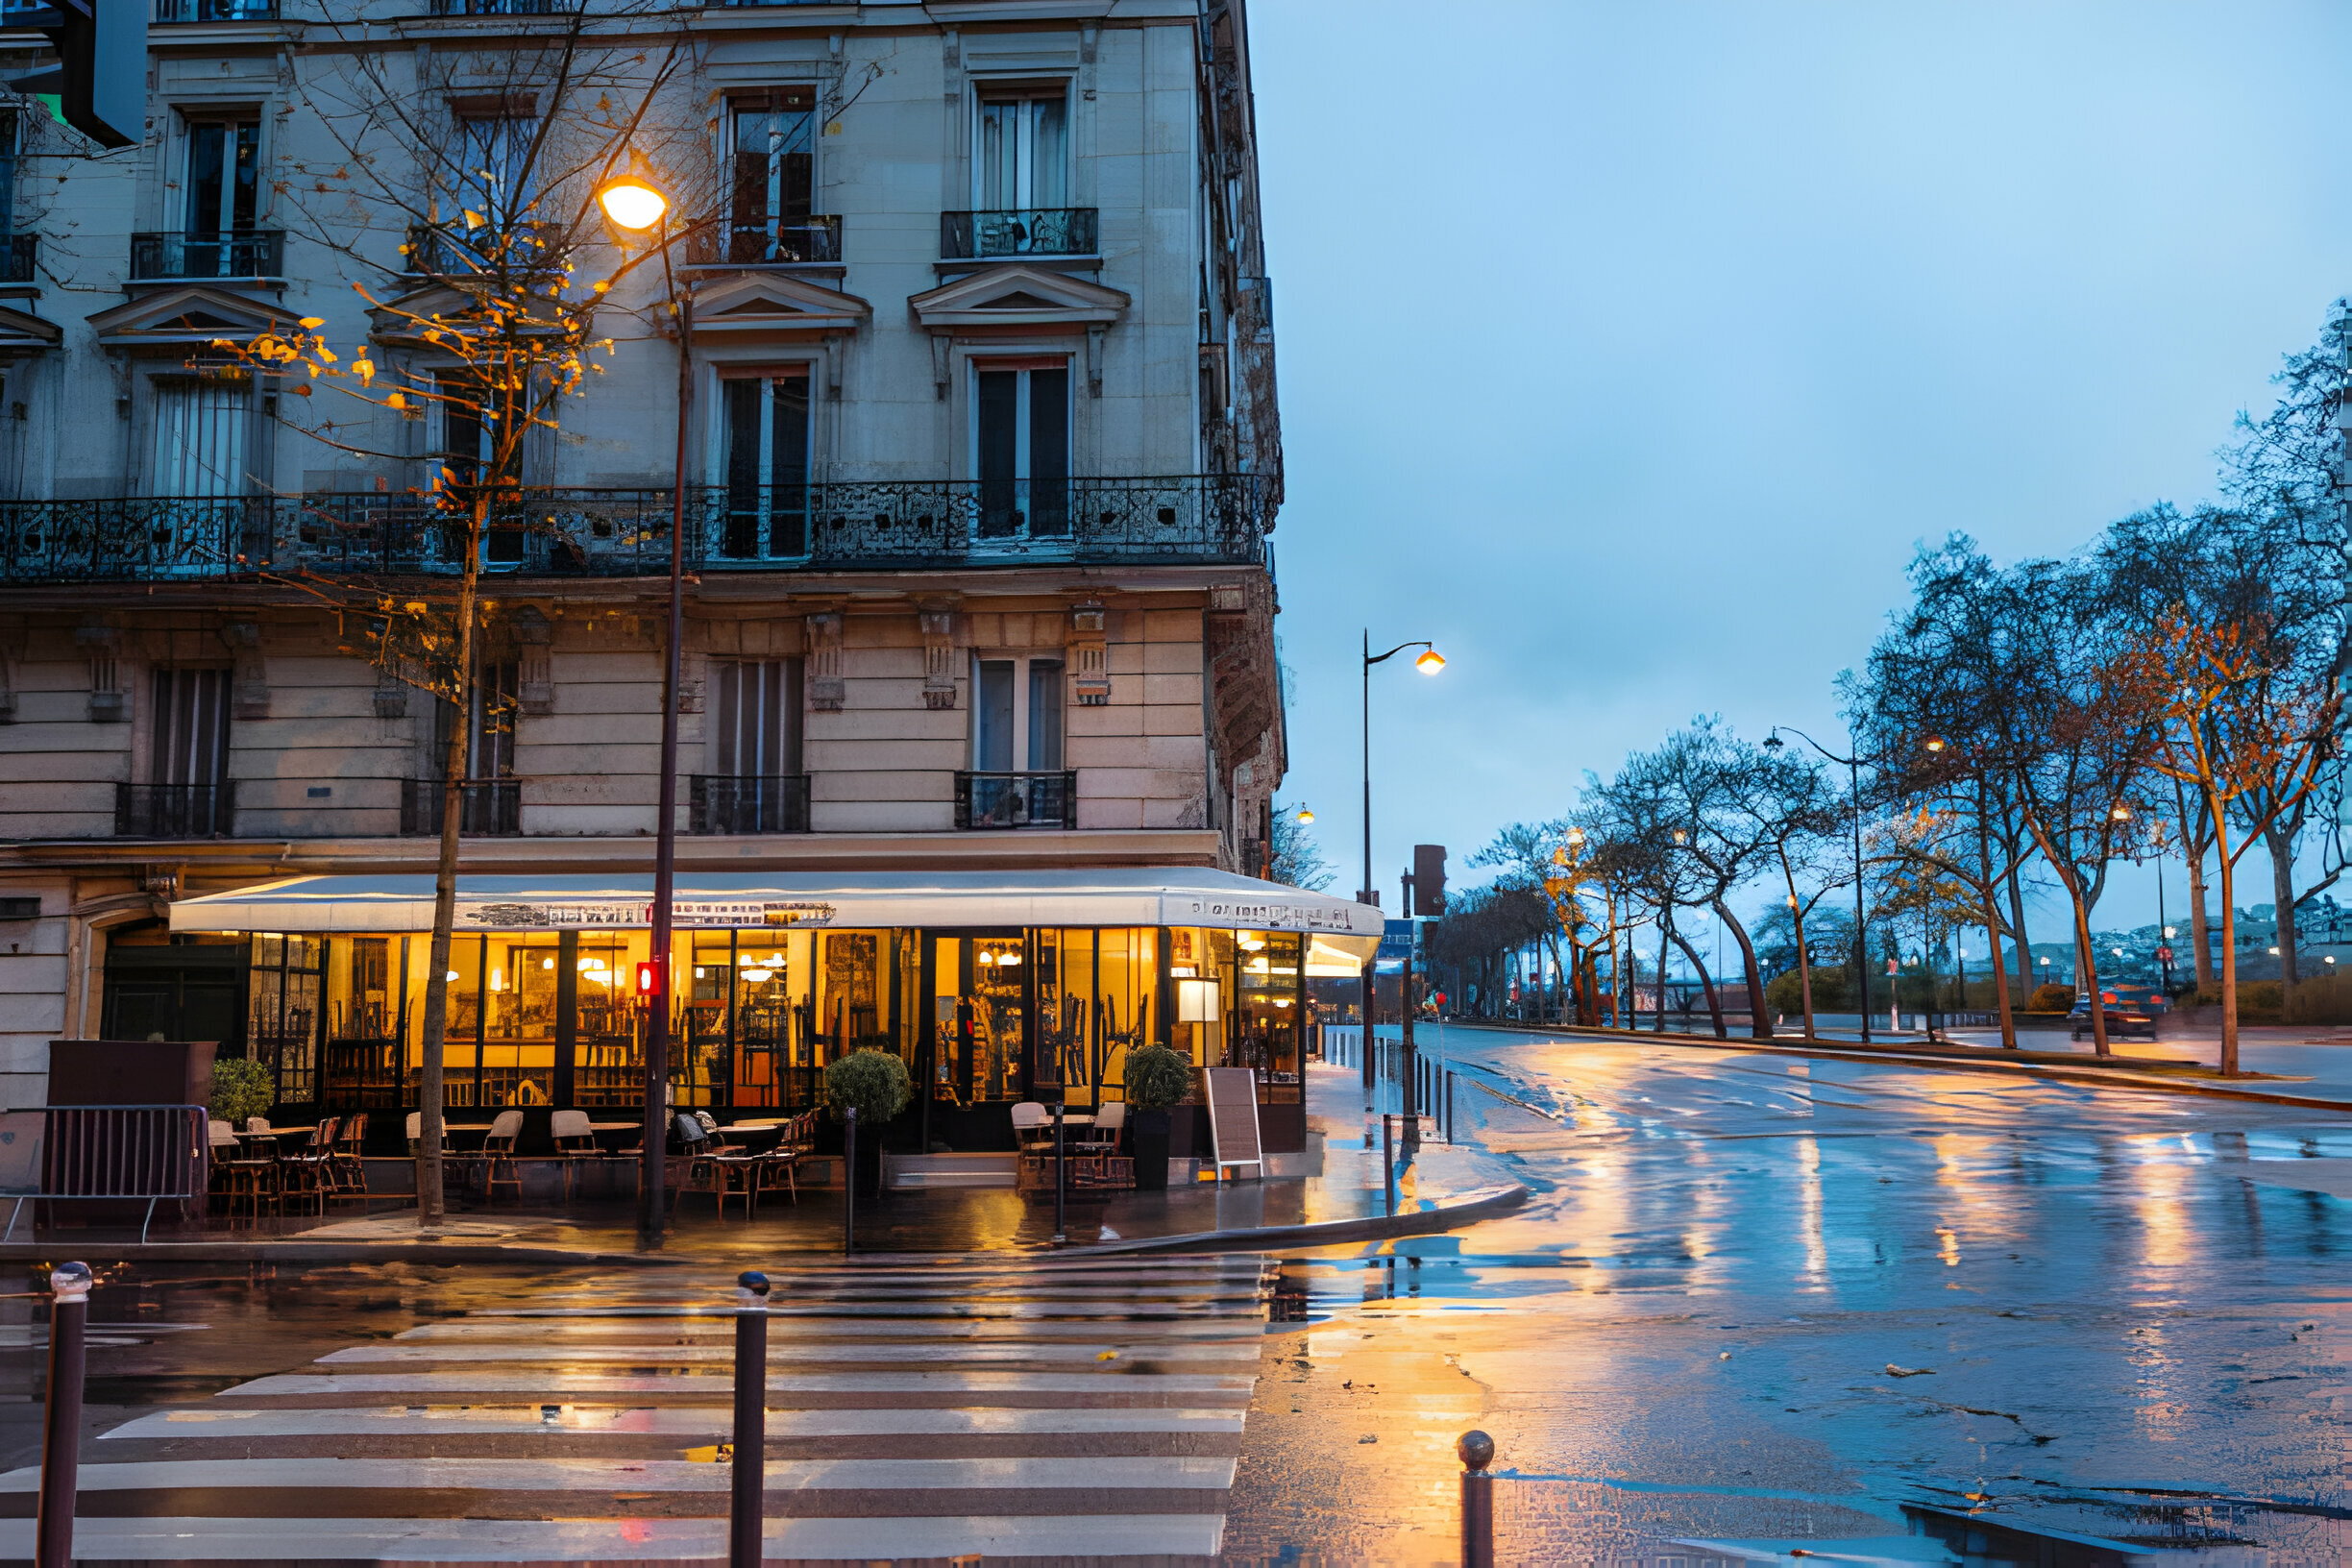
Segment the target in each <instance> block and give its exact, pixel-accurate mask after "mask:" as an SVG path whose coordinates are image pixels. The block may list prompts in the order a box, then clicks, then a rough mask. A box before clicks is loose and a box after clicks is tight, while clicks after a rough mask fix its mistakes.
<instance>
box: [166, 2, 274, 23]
mask: <svg viewBox="0 0 2352 1568" xmlns="http://www.w3.org/2000/svg"><path fill="white" fill-rule="evenodd" d="M277 15H278V0H156V8H155V19H156V20H157V21H159V22H267V21H272V20H275V19H276V17H277Z"/></svg>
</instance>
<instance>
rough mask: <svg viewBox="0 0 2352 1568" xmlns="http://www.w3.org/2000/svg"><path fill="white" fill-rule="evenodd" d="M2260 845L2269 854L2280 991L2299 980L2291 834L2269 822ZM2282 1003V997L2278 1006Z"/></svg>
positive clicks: (2299, 969) (2292, 838) (2300, 971)
mask: <svg viewBox="0 0 2352 1568" xmlns="http://www.w3.org/2000/svg"><path fill="white" fill-rule="evenodd" d="M2263 845H2264V847H2266V848H2267V849H2268V850H2269V851H2270V898H2271V904H2272V907H2273V908H2275V909H2276V910H2277V911H2278V950H2279V980H2280V982H2281V990H2282V992H2284V990H2285V989H2286V988H2287V987H2291V986H2293V985H2294V984H2296V983H2297V982H2298V981H2300V980H2301V979H2302V978H2303V971H2302V970H2301V968H2298V967H2297V966H2296V964H2295V908H2294V835H2293V834H2291V833H2288V832H2286V831H2284V830H2282V829H2281V828H2280V827H2279V825H2278V823H2277V822H2276V821H2272V822H2271V824H2270V825H2269V826H2268V827H2266V828H2264V829H2263ZM2284 1000H2285V998H2284V996H2283V995H2282V997H2281V1002H2282V1005H2283V1004H2284Z"/></svg>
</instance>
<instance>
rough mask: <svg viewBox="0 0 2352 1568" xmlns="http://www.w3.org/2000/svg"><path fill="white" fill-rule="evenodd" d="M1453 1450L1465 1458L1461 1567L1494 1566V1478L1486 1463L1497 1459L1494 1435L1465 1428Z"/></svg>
mask: <svg viewBox="0 0 2352 1568" xmlns="http://www.w3.org/2000/svg"><path fill="white" fill-rule="evenodd" d="M1454 1452H1455V1453H1456V1454H1457V1455H1458V1456H1459V1457H1460V1458H1461V1462H1462V1474H1461V1560H1462V1568H1494V1478H1493V1477H1492V1476H1490V1475H1488V1474H1487V1473H1486V1467H1487V1466H1488V1465H1489V1464H1492V1463H1493V1462H1494V1452H1495V1446H1494V1439H1493V1438H1492V1437H1489V1436H1487V1435H1486V1434H1485V1433H1482V1432H1465V1433H1462V1434H1461V1436H1460V1437H1459V1438H1458V1439H1456V1441H1455V1444H1454Z"/></svg>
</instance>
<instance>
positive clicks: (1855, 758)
mask: <svg viewBox="0 0 2352 1568" xmlns="http://www.w3.org/2000/svg"><path fill="white" fill-rule="evenodd" d="M1788 731H1789V733H1790V734H1792V735H1794V736H1796V737H1797V738H1798V739H1799V740H1801V741H1803V742H1804V743H1805V745H1807V746H1809V747H1812V748H1813V749H1814V750H1816V751H1818V752H1820V753H1821V754H1822V755H1823V756H1825V757H1826V758H1828V759H1829V760H1830V761H1831V762H1835V763H1843V764H1845V766H1846V777H1847V782H1848V784H1849V786H1850V793H1851V795H1852V797H1853V869H1854V978H1855V979H1857V980H1859V981H1860V982H1861V985H1862V1043H1863V1044H1865V1045H1868V1044H1869V1043H1870V1042H1871V1032H1870V1029H1871V993H1870V937H1869V930H1870V927H1869V925H1868V924H1867V923H1866V922H1865V920H1864V919H1863V913H1862V758H1861V751H1860V748H1859V747H1856V748H1855V754H1854V755H1852V756H1850V757H1841V756H1839V755H1838V754H1837V753H1836V752H1834V751H1832V750H1830V749H1829V748H1828V747H1825V746H1824V745H1822V744H1821V742H1819V741H1817V740H1815V739H1814V738H1813V737H1812V736H1810V735H1807V734H1806V733H1805V732H1804V731H1803V730H1801V729H1799V728H1798V727H1797V726H1796V725H1794V724H1791V725H1789V726H1788ZM1787 744H1788V743H1787V742H1786V741H1784V740H1782V739H1781V738H1780V730H1779V727H1778V726H1775V727H1774V729H1773V730H1772V732H1771V733H1770V734H1768V735H1766V736H1765V737H1764V749H1765V750H1767V751H1777V750H1779V749H1780V748H1781V747H1784V746H1786V745H1787ZM1846 744H1847V745H1849V746H1852V745H1853V742H1852V741H1851V740H1850V739H1849V740H1848V741H1847V743H1846ZM1927 749H1929V750H1930V751H1941V750H1942V749H1944V743H1943V742H1942V741H1941V740H1938V739H1936V738H1935V737H1933V736H1930V737H1928V741H1927Z"/></svg>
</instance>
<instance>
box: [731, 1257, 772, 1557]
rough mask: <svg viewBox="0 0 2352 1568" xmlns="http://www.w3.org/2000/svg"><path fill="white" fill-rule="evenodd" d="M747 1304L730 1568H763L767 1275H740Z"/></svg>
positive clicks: (741, 1324) (738, 1350)
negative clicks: (761, 1566)
mask: <svg viewBox="0 0 2352 1568" xmlns="http://www.w3.org/2000/svg"><path fill="white" fill-rule="evenodd" d="M735 1283H736V1284H737V1285H738V1286H742V1288H743V1306H742V1307H741V1309H739V1310H738V1311H737V1312H736V1314H735V1451H734V1460H735V1469H734V1477H733V1482H734V1498H733V1507H732V1508H731V1509H730V1511H729V1512H728V1515H727V1568H760V1559H761V1557H762V1556H763V1555H764V1549H765V1546H766V1535H767V1513H766V1510H767V1504H768V1276H767V1275H765V1274H762V1273H760V1272H759V1271H758V1270H757V1269H746V1270H744V1272H743V1273H741V1274H739V1275H737V1276H736V1277H735Z"/></svg>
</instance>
